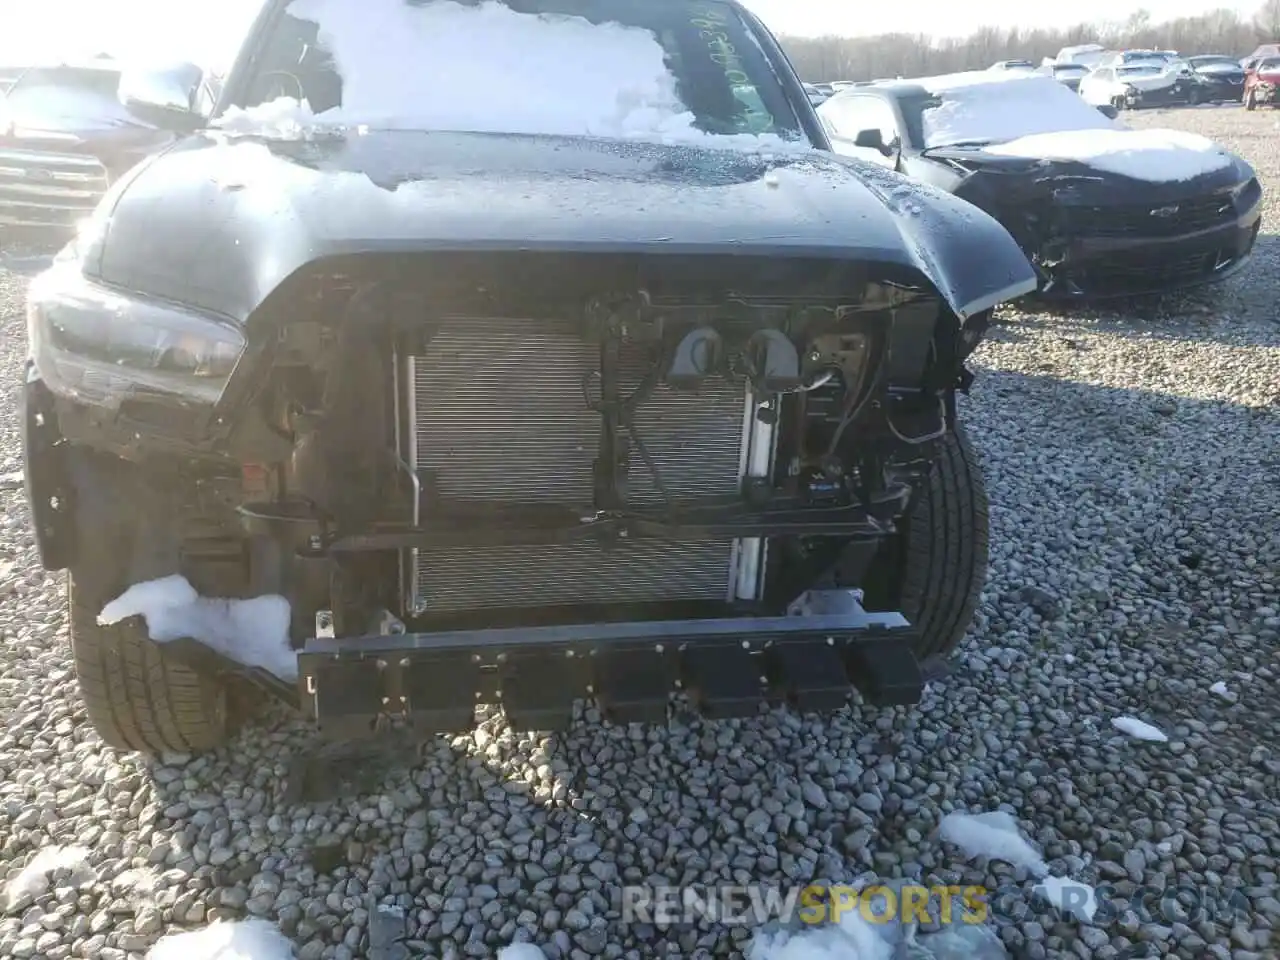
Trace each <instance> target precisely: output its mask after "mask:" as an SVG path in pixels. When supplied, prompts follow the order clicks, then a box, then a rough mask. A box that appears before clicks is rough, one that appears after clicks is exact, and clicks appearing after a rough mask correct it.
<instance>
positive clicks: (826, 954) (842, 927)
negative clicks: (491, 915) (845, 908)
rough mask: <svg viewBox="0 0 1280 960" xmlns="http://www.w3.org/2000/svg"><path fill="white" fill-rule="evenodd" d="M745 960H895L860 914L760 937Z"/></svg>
mask: <svg viewBox="0 0 1280 960" xmlns="http://www.w3.org/2000/svg"><path fill="white" fill-rule="evenodd" d="M531 960H532V958H531ZM745 960H893V948H892V947H891V946H890V944H889V942H888V941H887V940H886V939H885V938H884V937H882V936H881V935H880V933H879V932H878V931H877V930H876V928H875V927H873V926H872V925H871V924H870V923H868V922H867V921H866V920H865V919H863V917H862V916H861V912H858V913H854V912H848V913H842V914H841V915H840V921H839V923H838V924H832V925H828V926H822V927H815V928H813V929H810V930H801V931H789V930H778V931H774V932H769V933H760V934H757V935H756V936H754V937H752V939H751V944H750V945H749V946H748V947H747V950H746V954H745Z"/></svg>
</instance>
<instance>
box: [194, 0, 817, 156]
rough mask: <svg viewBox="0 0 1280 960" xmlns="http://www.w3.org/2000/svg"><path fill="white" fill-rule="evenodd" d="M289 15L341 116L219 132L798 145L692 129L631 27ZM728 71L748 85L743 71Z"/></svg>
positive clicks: (255, 114) (456, 11)
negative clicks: (334, 84)
mask: <svg viewBox="0 0 1280 960" xmlns="http://www.w3.org/2000/svg"><path fill="white" fill-rule="evenodd" d="M708 7H709V9H710V8H711V5H708ZM289 12H290V13H291V14H293V15H294V16H296V17H299V18H301V19H304V20H309V21H311V22H313V23H315V24H317V25H318V27H319V35H318V39H319V42H320V43H321V44H323V45H324V46H325V47H326V48H327V50H328V51H329V53H330V54H331V55H332V57H333V61H334V64H335V66H336V68H337V72H338V73H339V74H340V75H341V77H342V105H341V106H339V107H333V108H331V109H327V110H322V111H321V112H319V113H315V114H313V113H312V112H311V110H310V108H309V107H308V105H307V104H306V103H304V102H303V103H300V102H299V100H297V99H290V98H284V99H280V100H276V101H274V102H270V103H266V104H262V105H261V106H258V107H251V108H249V109H248V110H240V109H233V110H230V111H228V112H227V114H226V115H224V116H223V117H222V118H221V120H220V121H219V126H221V127H223V128H224V129H226V130H229V131H231V132H250V133H275V134H276V135H279V136H285V137H290V136H297V135H299V134H300V133H305V132H306V131H307V130H308V129H315V128H317V127H319V128H324V127H326V126H337V127H352V126H369V127H376V128H382V129H416V130H449V131H458V132H469V133H514V134H534V135H537V134H546V135H561V136H590V137H606V138H625V139H633V140H647V141H656V142H661V143H666V142H676V143H698V144H702V145H705V146H717V147H721V146H732V147H764V148H768V149H778V148H782V147H794V146H796V144H795V142H794V141H792V140H788V139H784V138H783V137H781V136H778V135H776V134H771V133H755V132H748V133H725V134H715V135H713V134H708V133H705V132H703V131H702V130H700V129H698V128H697V127H695V126H694V121H695V116H694V114H693V112H692V111H691V110H690V109H689V108H688V106H687V105H686V104H684V103H682V102H681V100H680V98H679V96H678V94H677V80H676V76H675V74H673V73H672V71H671V69H670V68H669V67H668V65H667V60H666V57H667V54H666V51H665V50H664V49H663V47H662V45H661V44H660V43H659V42H658V39H657V37H656V36H655V35H654V33H653V32H652V31H650V30H648V29H645V28H642V27H636V26H625V25H623V24H620V23H612V22H611V23H601V24H597V23H592V22H591V21H589V20H587V19H585V18H583V17H578V16H569V15H550V14H533V13H520V12H517V11H515V10H513V9H511V8H510V7H508V6H506V5H504V4H501V3H497V2H493V0H486V2H482V3H478V4H475V5H463V4H462V3H458V2H453V0H431V2H427V3H407V2H405V0H365V2H354V0H294V2H293V3H292V4H291V5H290V8H289ZM706 15H709V16H717V15H720V16H722V15H721V14H718V13H716V12H714V11H713V12H712V13H710V14H706ZM711 26H714V24H711ZM702 32H703V34H704V35H705V34H706V33H708V32H709V31H708V30H703V31H702ZM729 50H730V55H733V56H737V54H734V53H733V51H732V48H731V47H730V48H729ZM758 52H759V51H757V53H758ZM712 59H713V60H715V59H716V58H715V57H712ZM717 62H719V61H717ZM730 66H734V65H733V64H730ZM738 66H740V65H738ZM729 72H730V73H741V74H742V76H743V77H744V78H746V77H747V74H745V73H744V72H743V71H742V70H741V69H735V70H730V71H729ZM732 82H735V83H737V82H739V81H738V80H737V79H736V78H734V79H733V81H732ZM749 93H750V94H752V95H754V94H755V93H756V91H755V90H754V88H751V89H749ZM739 99H740V100H741V99H742V98H741V96H739ZM747 99H752V98H750V97H749V98H747ZM754 99H755V101H756V102H758V97H755V98H754ZM744 106H746V107H747V109H748V110H750V109H752V108H753V107H754V106H755V104H754V103H752V104H750V105H748V104H745V103H744ZM764 119H765V120H766V121H769V119H770V118H769V117H768V115H767V114H765V115H764ZM805 147H806V148H807V144H806V145H805Z"/></svg>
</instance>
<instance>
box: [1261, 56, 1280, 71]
mask: <svg viewBox="0 0 1280 960" xmlns="http://www.w3.org/2000/svg"><path fill="white" fill-rule="evenodd" d="M1258 69H1259V70H1276V69H1280V57H1267V58H1266V59H1265V60H1263V61H1262V62H1261V63H1259V64H1258Z"/></svg>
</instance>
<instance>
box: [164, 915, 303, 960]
mask: <svg viewBox="0 0 1280 960" xmlns="http://www.w3.org/2000/svg"><path fill="white" fill-rule="evenodd" d="M292 958H293V944H292V943H291V942H290V941H289V938H288V937H286V936H285V935H284V934H283V933H282V932H281V931H280V930H278V929H276V928H275V927H274V926H272V925H271V924H270V923H267V921H265V920H241V921H236V922H233V923H212V924H210V925H209V926H207V927H205V928H204V929H202V930H192V931H189V932H187V933H175V934H170V935H169V936H167V937H165V938H163V939H162V940H160V941H159V942H158V943H157V944H156V945H155V946H154V947H152V948H151V950H150V952H148V953H147V960H292Z"/></svg>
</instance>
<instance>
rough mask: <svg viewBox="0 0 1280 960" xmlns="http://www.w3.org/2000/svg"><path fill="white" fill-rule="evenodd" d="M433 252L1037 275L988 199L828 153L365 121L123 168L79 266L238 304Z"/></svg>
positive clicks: (996, 277) (990, 291)
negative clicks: (314, 268)
mask: <svg viewBox="0 0 1280 960" xmlns="http://www.w3.org/2000/svg"><path fill="white" fill-rule="evenodd" d="M431 250H441V251H444V250H452V251H552V252H565V253H573V252H584V253H636V254H653V255H657V256H661V255H681V256H689V255H699V254H712V255H716V254H718V255H726V254H728V255H733V256H742V257H757V258H764V259H770V260H773V261H777V262H783V261H785V260H787V259H793V260H794V259H800V258H809V259H819V260H830V261H845V262H848V261H861V262H866V263H882V264H885V265H887V266H888V267H889V268H892V269H896V270H897V271H899V272H901V271H905V272H906V273H908V274H914V275H917V276H919V277H922V278H923V279H924V280H925V281H926V282H927V283H928V284H931V285H932V286H934V287H935V288H936V289H937V290H938V292H939V293H940V294H941V295H942V297H943V298H944V299H945V300H946V301H947V302H948V303H949V304H950V306H951V307H952V309H953V310H955V312H956V313H957V314H959V315H961V316H962V317H963V316H967V315H969V314H971V313H974V312H978V311H980V310H983V309H986V308H988V307H990V306H993V305H995V304H996V303H999V302H1003V301H1004V300H1007V299H1012V298H1013V297H1016V296H1020V295H1022V294H1024V293H1028V292H1030V291H1031V290H1032V289H1034V288H1035V283H1036V281H1035V274H1034V271H1033V270H1032V269H1031V267H1030V265H1029V264H1028V263H1027V260H1026V258H1025V256H1024V255H1023V254H1022V252H1021V250H1019V248H1018V247H1017V245H1016V243H1014V241H1013V239H1012V238H1011V237H1009V235H1008V233H1007V232H1006V231H1005V230H1004V228H1003V227H1001V226H1000V225H999V224H998V223H997V222H996V221H995V220H993V219H992V218H990V217H989V216H987V215H986V214H984V213H982V212H981V211H979V210H977V209H975V208H974V207H972V206H970V205H969V204H967V203H965V202H964V201H962V200H959V199H957V198H956V197H954V196H951V195H950V194H947V193H944V192H942V191H939V190H934V189H932V188H928V187H924V186H921V185H919V184H915V183H913V182H911V181H909V180H907V179H906V178H905V177H901V176H898V175H897V174H893V173H890V172H889V171H886V170H884V169H882V168H879V167H875V166H874V165H871V164H866V163H860V162H858V161H852V160H847V159H846V158H840V157H836V156H834V155H833V154H830V153H827V152H821V151H816V150H799V149H796V150H789V149H784V150H782V151H779V152H774V153H772V154H764V153H748V152H744V151H741V150H730V149H723V148H718V147H716V148H704V147H700V146H699V147H686V146H669V145H652V144H645V143H636V142H619V141H612V140H592V139H585V138H572V137H535V136H513V135H498V134H456V133H416V132H380V131H374V132H369V133H365V134H363V135H359V136H357V135H352V136H350V137H336V138H331V139H328V140H310V141H283V142H274V141H270V140H263V139H249V140H237V139H229V138H226V137H225V136H220V135H216V134H206V135H198V136H195V137H191V138H189V139H188V140H186V141H184V142H182V143H181V144H179V145H178V146H177V147H175V148H174V149H172V150H169V151H167V152H165V153H164V154H162V155H160V156H158V157H157V158H155V159H154V160H152V161H151V162H149V163H147V164H145V165H144V166H143V167H142V168H140V170H139V171H138V172H137V174H136V175H135V176H133V177H131V178H129V179H128V183H127V185H126V186H122V188H121V193H120V194H119V196H118V200H117V201H116V202H115V204H114V208H113V209H112V210H111V212H110V220H109V222H108V226H107V233H106V235H105V239H104V240H103V242H102V243H101V245H100V253H99V256H98V258H97V261H96V264H94V263H90V264H87V268H88V269H89V270H90V271H91V272H94V268H95V266H96V272H97V273H98V274H99V275H100V276H101V277H102V278H103V279H105V280H107V281H109V282H111V283H114V284H118V285H120V286H123V287H126V288H130V289H134V290H138V291H141V292H145V293H149V294H151V295H154V296H160V297H164V298H167V299H172V300H176V301H179V302H183V303H188V304H190V305H192V306H195V307H201V308H204V309H207V310H212V311H215V312H217V313H220V314H223V315H224V316H227V317H232V318H236V319H239V320H242V321H243V320H246V319H247V318H248V316H249V315H250V314H251V313H252V312H253V311H254V310H255V309H256V308H257V307H258V306H259V305H260V304H261V303H262V302H263V300H264V299H265V298H266V297H267V296H268V295H270V293H271V292H272V291H273V290H274V289H275V288H276V287H277V286H278V285H279V284H280V283H281V282H282V281H284V280H285V279H286V278H287V277H289V276H290V275H292V274H294V273H295V272H297V271H298V270H300V269H302V268H303V267H305V266H306V265H307V264H309V263H313V262H315V261H319V260H324V259H328V258H333V257H339V256H344V255H353V254H369V253H409V252H417V251H431ZM744 269H745V264H744Z"/></svg>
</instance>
